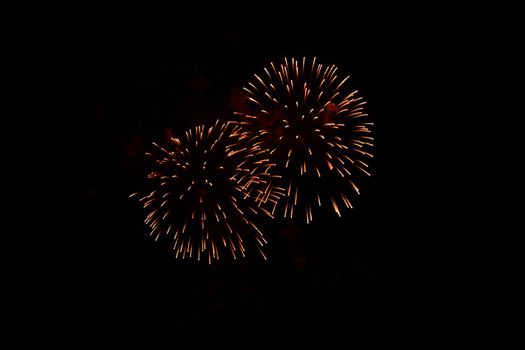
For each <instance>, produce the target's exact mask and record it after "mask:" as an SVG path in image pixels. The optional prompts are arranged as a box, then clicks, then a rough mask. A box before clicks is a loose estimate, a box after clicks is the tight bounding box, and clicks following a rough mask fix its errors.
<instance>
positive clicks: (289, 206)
mask: <svg viewBox="0 0 525 350" xmlns="http://www.w3.org/2000/svg"><path fill="white" fill-rule="evenodd" d="M348 82H349V77H348V76H341V75H340V74H339V69H338V67H336V66H335V65H323V64H319V63H318V62H317V61H316V59H315V58H314V59H313V60H308V59H306V58H302V59H301V60H296V59H294V58H291V59H288V58H285V59H284V60H283V62H282V63H279V64H274V63H273V62H272V63H270V65H269V66H268V67H266V68H264V70H263V71H262V72H261V73H260V74H255V75H254V78H253V79H252V81H251V82H249V83H248V85H246V86H245V87H244V88H243V93H244V94H245V96H246V100H247V102H248V108H245V110H241V111H237V112H236V116H237V118H236V122H237V123H238V124H239V125H240V126H241V128H242V132H243V134H244V135H245V136H246V137H247V139H249V140H250V142H252V143H253V144H255V145H258V146H260V147H263V148H266V149H268V151H269V153H270V159H271V161H272V162H273V163H275V164H276V171H278V172H279V173H280V174H282V180H283V181H281V185H280V186H281V187H282V189H283V190H284V192H285V196H284V197H283V201H282V213H283V216H284V217H289V218H293V217H294V215H296V216H301V217H304V218H305V219H306V222H307V223H310V222H311V221H312V220H313V212H314V209H315V208H318V207H322V206H325V205H326V206H328V207H331V208H332V209H333V211H334V212H335V213H336V214H337V215H338V216H341V211H342V209H343V208H351V207H352V203H351V199H352V196H353V195H355V194H359V188H358V186H357V184H356V179H357V178H358V177H360V176H361V175H362V174H365V175H370V173H369V170H368V164H367V161H368V159H369V158H371V157H372V154H371V153H370V148H371V147H372V146H373V138H372V136H371V130H370V127H371V126H372V123H371V122H370V121H369V120H368V115H367V114H366V113H365V112H364V105H365V103H366V102H365V101H364V100H363V98H362V97H360V96H359V93H358V91H357V90H352V89H351V88H349V86H348ZM280 211H281V209H280Z"/></svg>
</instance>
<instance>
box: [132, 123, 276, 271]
mask: <svg viewBox="0 0 525 350" xmlns="http://www.w3.org/2000/svg"><path fill="white" fill-rule="evenodd" d="M245 137H246V136H245V135H242V134H240V133H239V132H238V126H233V125H231V124H228V123H221V122H219V121H217V122H216V123H215V125H213V126H209V127H206V126H198V127H195V128H193V129H190V130H188V131H186V133H185V137H183V138H180V139H179V138H171V139H170V143H169V144H168V145H166V146H165V147H162V146H159V145H158V144H156V143H153V145H154V146H155V148H154V151H153V152H151V153H146V154H147V155H149V156H151V157H152V159H153V167H154V170H153V171H151V172H150V173H149V174H148V180H149V181H148V184H149V185H150V191H147V192H146V193H144V194H140V193H134V194H132V195H131V196H132V197H133V196H138V197H139V199H140V201H141V203H142V205H143V207H144V209H145V211H146V213H147V216H146V219H145V223H146V224H147V225H148V226H149V228H150V235H151V236H153V237H155V240H157V239H159V237H162V236H167V237H171V238H172V239H173V249H174V250H175V255H176V257H177V258H183V259H184V258H192V257H194V258H197V259H198V260H200V259H201V258H207V260H208V262H209V263H211V262H212V260H218V259H220V257H221V256H222V255H224V254H225V253H226V254H231V255H232V256H233V257H234V258H237V257H244V256H245V253H246V250H247V249H248V250H250V249H255V250H257V251H258V252H259V253H260V254H261V255H262V256H263V257H264V258H265V259H266V257H265V255H264V253H263V251H262V249H261V248H262V247H263V246H264V245H265V243H266V240H265V238H264V236H263V233H262V232H261V231H260V230H259V228H258V227H257V226H256V225H255V223H254V217H255V216H256V215H257V214H259V213H262V214H264V215H268V216H272V212H271V211H272V210H275V205H276V203H277V201H278V199H279V195H280V191H279V190H278V189H276V188H275V187H274V186H273V181H274V179H275V177H276V176H275V175H272V174H271V169H272V167H273V165H272V164H270V163H269V160H268V157H267V152H268V151H267V150H264V149H261V148H260V147H258V146H256V145H254V146H245V145H243V144H244V140H243V139H244V138H245ZM265 154H266V155H265Z"/></svg>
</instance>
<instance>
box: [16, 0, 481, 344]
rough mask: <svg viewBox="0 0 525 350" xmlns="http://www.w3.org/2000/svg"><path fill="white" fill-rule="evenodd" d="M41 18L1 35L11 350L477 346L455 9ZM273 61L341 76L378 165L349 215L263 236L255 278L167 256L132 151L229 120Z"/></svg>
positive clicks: (111, 11) (107, 12)
mask: <svg viewBox="0 0 525 350" xmlns="http://www.w3.org/2000/svg"><path fill="white" fill-rule="evenodd" d="M40 10H41V11H38V9H35V10H34V11H31V13H30V14H28V15H27V16H25V18H24V20H23V21H22V22H21V23H22V25H21V26H20V28H19V29H18V30H19V31H20V34H21V36H20V37H21V40H20V41H19V44H20V45H19V52H21V63H22V65H23V66H24V67H25V68H24V69H22V70H20V77H19V81H20V82H21V83H22V92H23V98H24V103H22V104H21V105H20V106H19V111H21V113H20V115H21V117H20V118H17V120H16V123H15V125H16V128H15V129H14V130H15V131H14V133H15V134H16V135H17V136H16V138H17V140H19V139H20V140H23V141H22V142H17V144H16V145H13V148H17V149H19V150H23V152H21V155H20V156H17V157H14V158H15V160H14V163H13V164H14V165H15V167H16V169H19V170H20V171H17V172H16V179H17V180H20V181H21V186H19V187H18V188H17V191H16V193H17V195H16V197H15V198H14V199H13V200H12V203H11V205H10V207H11V208H14V209H15V210H13V214H12V216H11V219H10V222H11V223H14V226H13V227H14V230H13V232H14V233H15V234H16V240H15V241H14V242H16V243H14V245H13V246H14V252H15V256H16V258H17V259H16V261H17V265H16V277H17V279H16V281H17V283H16V290H15V293H16V303H15V307H16V310H15V311H16V315H17V317H16V322H15V326H16V329H17V330H21V331H22V333H23V335H21V336H20V337H19V338H18V340H17V341H18V343H19V344H22V345H25V346H37V345H38V346H45V345H48V344H49V345H53V346H54V347H64V348H75V349H77V348H90V349H91V348H124V347H130V348H135V347H137V348H142V349H167V348H181V349H194V348H195V349H200V348H211V347H212V346H213V347H215V348H218V349H222V348H224V349H237V348H239V349H240V348H253V349H258V348H261V349H262V348H265V349H268V348H274V347H276V346H280V345H283V346H286V347H289V348H297V349H299V348H305V349H310V348H311V349H330V348H334V347H336V346H337V347H342V348H355V349H365V348H370V349H372V348H373V349H378V348H389V349H392V348H403V349H407V348H414V349H415V348H418V349H420V348H431V347H434V346H438V347H440V346H447V345H449V344H455V345H460V346H466V345H468V344H471V343H472V341H473V340H474V339H479V338H480V337H481V335H480V332H481V330H480V328H478V324H477V323H476V322H475V321H473V320H475V319H477V317H478V315H482V314H484V313H486V312H487V304H488V303H484V302H483V301H482V300H481V297H478V296H477V295H478V293H477V292H476V290H474V288H469V286H470V284H471V280H473V279H476V278H478V272H477V270H478V269H477V268H476V267H474V266H475V263H474V262H473V259H472V254H471V251H473V250H476V243H475V242H476V239H475V238H473V237H474V236H475V235H476V232H475V231H476V230H473V229H471V226H470V225H469V223H468V221H469V220H465V217H466V215H467V214H465V210H464V207H465V206H467V204H466V203H467V202H466V201H467V199H466V198H468V197H470V192H469V190H467V186H466V185H467V184H468V179H467V178H466V176H464V175H463V174H462V169H463V168H464V167H465V165H464V164H459V163H457V162H456V160H457V158H458V157H457V156H458V153H459V156H460V157H462V156H464V155H465V152H466V151H463V148H462V146H463V143H464V142H465V141H462V140H463V139H464V135H462V133H463V132H464V127H465V126H466V125H467V126H468V125H470V124H469V123H470V122H471V120H472V118H473V117H472V116H471V115H469V109H468V107H464V106H463V104H462V103H461V101H464V100H465V99H466V98H467V94H465V93H463V92H464V90H466V85H465V81H467V80H469V79H470V75H469V74H470V73H467V72H468V71H469V69H468V68H472V67H471V65H472V64H473V63H472V61H471V60H470V59H469V58H470V57H471V55H470V54H469V53H470V49H471V48H472V47H473V46H474V45H477V44H478V41H479V40H481V39H480V38H479V36H478V34H479V33H477V32H476V30H473V29H472V27H471V25H470V24H469V23H467V22H466V21H465V16H466V15H465V13H462V14H455V12H454V11H451V10H450V9H445V10H443V9H439V8H435V9H414V8H399V7H398V8H395V9H383V11H382V12H381V13H382V15H379V14H378V12H377V11H375V10H374V11H370V10H367V11H363V10H357V9H356V10H355V11H350V10H344V11H343V10H341V11H339V10H338V9H337V8H328V7H327V8H323V7H320V9H319V10H316V9H312V10H310V11H308V14H306V15H305V14H299V13H296V14H294V15H292V14H291V13H285V12H284V11H277V10H275V11H270V12H269V13H268V14H262V13H259V14H256V11H255V10H253V13H251V14H243V15H241V14H238V15H236V14H235V13H234V12H231V13H230V14H229V15H228V16H223V15H216V16H211V15H200V14H199V12H191V11H186V10H182V9H180V8H178V7H177V6H176V5H173V6H171V7H158V8H157V7H153V6H130V5H126V6H117V5H113V6H109V5H104V6H92V7H90V8H77V9H68V10H64V9H62V8H61V9H54V8H53V9H51V8H45V9H40ZM235 10H236V9H235ZM235 10H232V11H235ZM414 11H415V12H414ZM414 13H417V15H414ZM284 56H288V57H290V56H295V57H302V56H308V57H311V56H317V57H318V59H319V60H320V61H322V62H324V63H334V64H337V65H339V66H340V67H341V69H342V70H343V71H344V72H347V73H349V74H351V75H352V78H353V84H354V85H353V86H354V87H357V88H358V89H359V90H360V91H361V93H362V94H363V96H365V97H366V99H367V100H368V112H369V114H370V115H371V116H372V118H373V120H374V122H375V124H376V127H375V136H376V139H377V143H376V144H377V146H376V148H375V154H376V157H375V160H374V162H373V169H374V171H373V172H374V175H373V176H372V177H371V178H370V179H369V181H367V183H366V184H365V186H364V189H363V191H362V196H361V198H360V199H359V201H358V202H357V205H356V209H355V210H353V211H352V212H350V213H347V215H346V216H345V217H344V218H343V219H342V220H333V221H332V220H331V221H329V222H322V223H320V222H316V223H314V224H313V225H310V226H306V225H303V224H290V223H287V222H284V221H277V222H274V223H267V224H266V227H265V230H266V231H267V233H268V235H269V236H270V239H271V241H272V246H271V247H270V260H269V262H267V263H262V262H260V261H251V260H249V261H246V262H245V263H241V264H231V263H228V262H225V263H224V264H220V265H218V266H212V267H209V266H207V265H206V264H197V263H193V262H186V261H184V262H182V261H179V260H175V258H174V257H173V255H172V253H171V252H170V251H168V250H165V249H162V248H161V247H159V246H158V245H156V244H154V243H153V241H152V240H151V239H150V238H149V237H148V236H147V235H146V232H147V231H146V227H144V226H143V223H142V219H143V213H142V211H141V210H140V208H139V207H138V206H137V203H134V202H133V201H131V200H129V199H128V195H129V194H130V193H131V192H133V191H135V190H136V188H137V187H139V186H140V184H141V183H142V181H143V179H144V176H145V171H146V169H145V168H144V162H143V152H144V151H145V149H146V147H147V145H148V144H149V143H150V142H151V141H152V140H156V139H162V138H164V137H165V136H166V134H167V133H168V132H172V133H173V134H178V133H181V132H183V131H184V130H186V129H187V128H188V127H190V126H193V125H196V124H197V123H199V122H204V121H212V120H215V119H216V118H218V117H220V118H223V117H227V116H228V115H229V113H231V104H230V103H231V94H232V92H233V91H234V89H238V88H240V87H241V86H242V84H243V82H245V81H246V80H248V79H249V77H250V76H251V74H253V73H254V72H257V71H259V70H260V69H261V67H263V65H265V64H266V63H267V62H269V61H270V60H278V59H280V58H282V57H284ZM22 146H27V147H22ZM462 152H463V153H462ZM467 158H468V157H467ZM489 255H490V252H489ZM481 305H484V306H481ZM487 336H488V337H489V338H490V332H489V333H485V334H484V335H483V337H487ZM483 337H482V338H483ZM483 339H484V338H483Z"/></svg>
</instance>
